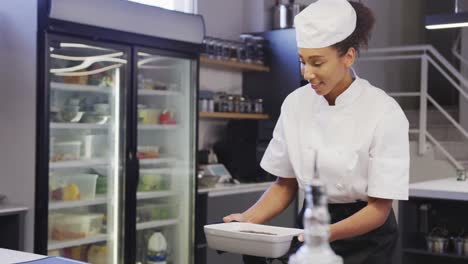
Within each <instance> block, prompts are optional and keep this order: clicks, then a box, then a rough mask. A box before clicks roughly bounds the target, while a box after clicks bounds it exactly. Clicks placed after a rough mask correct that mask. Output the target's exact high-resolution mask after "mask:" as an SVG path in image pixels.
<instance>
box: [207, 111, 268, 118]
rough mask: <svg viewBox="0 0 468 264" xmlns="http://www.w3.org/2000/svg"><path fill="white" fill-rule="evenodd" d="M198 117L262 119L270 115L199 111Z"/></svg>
mask: <svg viewBox="0 0 468 264" xmlns="http://www.w3.org/2000/svg"><path fill="white" fill-rule="evenodd" d="M199 117H200V118H218V119H255V120H263V119H269V118H270V117H269V116H268V115H265V114H243V113H219V112H200V114H199Z"/></svg>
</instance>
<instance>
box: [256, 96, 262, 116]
mask: <svg viewBox="0 0 468 264" xmlns="http://www.w3.org/2000/svg"><path fill="white" fill-rule="evenodd" d="M254 109H255V111H254V112H255V113H257V114H261V113H263V99H261V98H259V99H257V100H255V108H254Z"/></svg>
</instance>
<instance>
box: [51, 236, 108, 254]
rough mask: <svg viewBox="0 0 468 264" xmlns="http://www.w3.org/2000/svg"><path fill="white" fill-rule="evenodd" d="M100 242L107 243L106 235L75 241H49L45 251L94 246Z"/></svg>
mask: <svg viewBox="0 0 468 264" xmlns="http://www.w3.org/2000/svg"><path fill="white" fill-rule="evenodd" d="M102 241H107V235H106V234H101V235H96V236H92V237H87V238H83V239H76V240H65V241H56V240H49V246H48V247H47V250H54V249H62V248H68V247H75V246H81V245H87V244H94V243H97V242H102Z"/></svg>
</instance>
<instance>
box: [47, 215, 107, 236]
mask: <svg viewBox="0 0 468 264" xmlns="http://www.w3.org/2000/svg"><path fill="white" fill-rule="evenodd" d="M103 219H104V215H103V214H88V215H76V214H69V215H65V214H64V215H63V216H62V217H60V218H58V219H56V221H55V223H54V225H53V229H52V239H54V240H69V239H81V238H85V237H88V236H92V235H97V234H99V233H100V232H101V228H102V221H103Z"/></svg>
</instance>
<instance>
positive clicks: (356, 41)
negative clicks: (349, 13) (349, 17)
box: [333, 1, 375, 56]
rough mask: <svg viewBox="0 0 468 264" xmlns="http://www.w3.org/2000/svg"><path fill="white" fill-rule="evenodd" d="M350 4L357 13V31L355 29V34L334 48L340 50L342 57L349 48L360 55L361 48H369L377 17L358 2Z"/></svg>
mask: <svg viewBox="0 0 468 264" xmlns="http://www.w3.org/2000/svg"><path fill="white" fill-rule="evenodd" d="M349 3H350V4H351V6H352V7H353V8H354V10H355V11H356V15H357V21H356V29H354V31H353V33H352V34H351V35H350V36H349V37H347V38H346V39H345V40H343V41H341V42H338V43H336V44H334V45H333V47H334V48H336V49H337V50H338V54H339V55H340V56H344V55H345V54H346V52H348V50H349V48H354V49H356V51H357V53H358V54H359V51H360V49H361V47H364V48H367V47H368V43H369V39H370V37H371V31H372V29H373V28H374V24H375V17H374V13H373V12H372V10H370V9H369V8H368V7H366V6H365V5H363V4H361V3H358V2H353V1H350V2H349Z"/></svg>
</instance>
